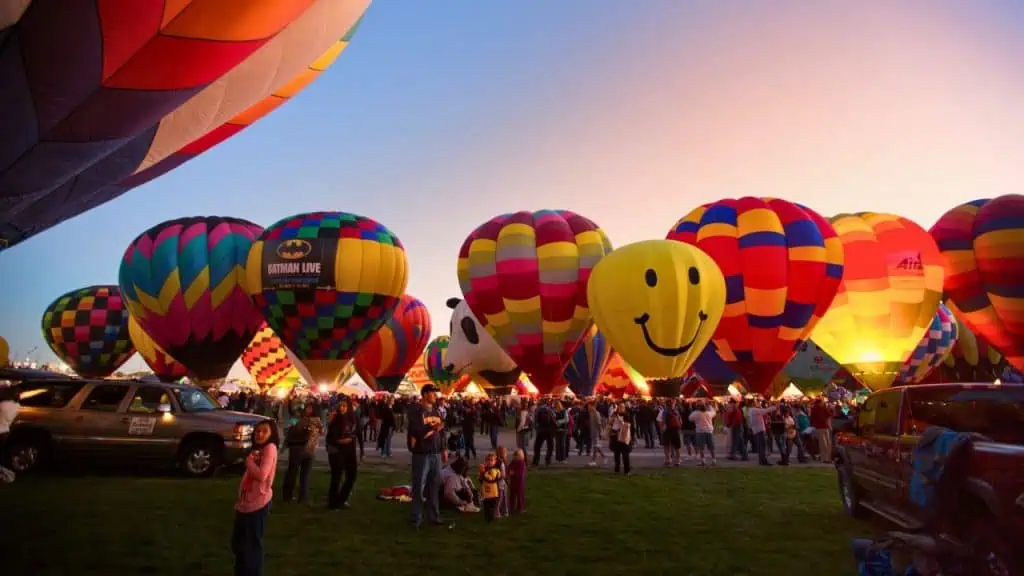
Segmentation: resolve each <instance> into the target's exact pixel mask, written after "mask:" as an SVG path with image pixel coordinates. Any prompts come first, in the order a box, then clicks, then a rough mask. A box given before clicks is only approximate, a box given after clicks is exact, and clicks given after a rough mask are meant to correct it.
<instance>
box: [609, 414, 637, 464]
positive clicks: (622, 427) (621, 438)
mask: <svg viewBox="0 0 1024 576" xmlns="http://www.w3.org/2000/svg"><path fill="white" fill-rule="evenodd" d="M608 439H609V444H610V446H609V447H610V448H611V449H612V454H614V455H615V473H616V474H618V473H619V470H620V469H621V470H622V473H623V474H625V475H626V476H629V474H630V469H631V467H630V465H629V453H630V452H631V451H632V450H633V443H632V440H633V426H632V422H630V419H629V417H628V415H627V414H626V406H625V405H624V404H619V406H618V408H617V409H616V410H615V412H614V413H613V414H612V416H611V423H610V424H609V426H608Z"/></svg>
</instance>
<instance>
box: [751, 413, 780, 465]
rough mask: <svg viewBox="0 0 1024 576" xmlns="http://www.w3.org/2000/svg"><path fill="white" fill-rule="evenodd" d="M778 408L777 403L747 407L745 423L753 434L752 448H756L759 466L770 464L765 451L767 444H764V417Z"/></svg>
mask: <svg viewBox="0 0 1024 576" xmlns="http://www.w3.org/2000/svg"><path fill="white" fill-rule="evenodd" d="M778 409H779V407H778V405H775V406H772V407H770V408H755V407H753V406H751V407H750V408H747V424H749V425H750V433H751V434H753V435H754V449H755V450H757V461H758V463H759V464H761V466H771V465H772V464H771V462H769V461H768V455H767V454H766V453H765V450H766V449H767V445H766V444H765V429H764V417H765V416H766V415H768V414H771V413H772V412H775V411H776V410H778Z"/></svg>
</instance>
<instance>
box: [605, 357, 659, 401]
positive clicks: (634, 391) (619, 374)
mask: <svg viewBox="0 0 1024 576" xmlns="http://www.w3.org/2000/svg"><path fill="white" fill-rule="evenodd" d="M594 393H595V394H608V395H610V396H613V397H615V398H622V397H623V396H627V395H628V396H650V390H649V389H648V388H647V382H646V381H645V380H644V377H643V376H641V375H640V373H639V372H637V371H636V370H635V369H634V368H633V367H632V366H630V365H629V364H627V363H626V362H625V361H624V360H623V359H622V356H620V355H619V354H617V353H614V352H613V353H612V356H611V358H610V359H609V360H608V367H607V368H605V371H604V374H603V375H602V376H601V380H600V381H598V383H597V386H595V387H594Z"/></svg>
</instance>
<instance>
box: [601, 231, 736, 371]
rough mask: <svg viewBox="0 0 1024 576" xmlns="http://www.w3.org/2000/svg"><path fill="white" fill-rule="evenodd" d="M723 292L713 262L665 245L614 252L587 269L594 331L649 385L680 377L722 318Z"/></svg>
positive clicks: (642, 245) (674, 245)
mask: <svg viewBox="0 0 1024 576" xmlns="http://www.w3.org/2000/svg"><path fill="white" fill-rule="evenodd" d="M725 292H726V287H725V280H724V279H723V278H722V273H721V271H719V269H718V266H717V265H716V264H715V262H714V260H712V259H711V258H710V257H709V256H708V255H707V254H705V253H704V252H703V251H701V250H700V249H698V248H695V247H693V246H689V245H687V244H682V243H679V242H673V241H671V240H646V241H643V242H636V243H634V244H629V245H627V246H623V247H621V248H619V249H618V250H615V251H614V252H612V253H611V254H609V255H608V256H606V257H605V258H604V259H603V260H601V262H599V263H598V264H597V266H595V267H594V271H593V273H592V274H591V276H590V284H589V286H588V298H589V300H590V305H591V309H592V310H593V314H594V320H595V322H596V323H597V326H598V328H599V329H600V330H601V332H602V333H603V334H604V335H605V337H606V338H607V339H608V342H609V343H611V346H612V348H614V349H615V351H616V352H618V353H619V354H621V355H622V357H623V358H624V359H625V360H626V361H627V362H629V364H630V365H631V366H633V367H634V368H636V369H637V370H639V371H640V373H641V374H643V375H644V376H647V377H651V378H673V377H679V376H682V375H683V374H685V373H686V370H687V369H688V368H689V367H690V365H691V364H692V363H693V361H694V360H696V359H697V356H698V355H699V354H700V351H701V350H702V349H703V348H704V346H705V345H707V343H708V341H709V340H710V339H711V335H712V334H713V333H714V331H715V327H716V326H717V325H718V321H719V320H720V319H721V318H722V311H723V310H724V308H725Z"/></svg>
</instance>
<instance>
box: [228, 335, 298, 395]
mask: <svg viewBox="0 0 1024 576" xmlns="http://www.w3.org/2000/svg"><path fill="white" fill-rule="evenodd" d="M241 360H242V366H245V369H246V370H248V371H249V374H250V375H251V376H252V379H253V380H255V381H256V384H258V385H259V387H260V388H262V389H267V388H272V387H273V386H275V385H277V383H278V382H280V381H281V380H284V379H285V378H288V377H292V376H298V373H297V372H296V371H295V366H293V365H292V362H291V360H289V359H288V350H287V349H286V348H285V347H284V344H282V343H281V339H280V338H278V337H277V334H274V330H273V329H272V328H271V327H270V326H267V325H266V324H264V325H263V327H262V328H260V330H259V332H257V333H256V336H254V337H253V339H252V342H250V343H249V345H248V346H246V347H245V350H243V351H242V357H241Z"/></svg>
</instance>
